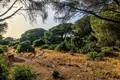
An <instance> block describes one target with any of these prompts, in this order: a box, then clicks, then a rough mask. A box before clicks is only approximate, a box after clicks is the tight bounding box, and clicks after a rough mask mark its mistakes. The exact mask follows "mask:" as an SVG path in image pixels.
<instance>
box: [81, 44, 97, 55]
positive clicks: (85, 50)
mask: <svg viewBox="0 0 120 80" xmlns="http://www.w3.org/2000/svg"><path fill="white" fill-rule="evenodd" d="M95 48H96V43H95V42H91V43H88V44H86V45H85V46H84V47H83V48H82V49H83V51H82V53H83V54H87V53H89V52H93V51H95Z"/></svg>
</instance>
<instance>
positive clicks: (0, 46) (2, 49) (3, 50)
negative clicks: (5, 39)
mask: <svg viewBox="0 0 120 80" xmlns="http://www.w3.org/2000/svg"><path fill="white" fill-rule="evenodd" d="M6 51H7V46H4V45H0V54H2V53H4V52H6Z"/></svg>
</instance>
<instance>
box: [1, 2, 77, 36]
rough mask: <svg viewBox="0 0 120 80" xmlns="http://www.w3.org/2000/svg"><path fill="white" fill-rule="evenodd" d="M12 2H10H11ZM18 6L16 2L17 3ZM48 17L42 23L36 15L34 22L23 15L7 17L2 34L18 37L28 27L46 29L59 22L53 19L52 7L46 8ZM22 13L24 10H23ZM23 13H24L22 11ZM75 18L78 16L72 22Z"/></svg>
mask: <svg viewBox="0 0 120 80" xmlns="http://www.w3.org/2000/svg"><path fill="white" fill-rule="evenodd" d="M11 4H12V3H11ZM17 6H18V4H17ZM6 10H7V8H6ZM6 10H5V9H3V12H4V11H6ZM15 10H16V9H15V8H13V9H12V10H11V11H10V12H9V13H8V14H6V15H5V16H8V15H10V14H11V13H13V12H14V11H15ZM48 12H49V13H48V19H47V20H46V22H45V23H43V21H42V19H41V17H40V16H39V17H37V23H36V24H34V25H33V24H30V22H29V20H26V19H25V18H24V16H23V15H18V14H16V15H15V16H13V17H12V18H10V19H7V20H6V21H5V22H7V23H8V30H7V32H6V33H5V34H4V35H3V36H4V37H13V38H20V37H21V35H22V34H23V33H24V32H25V31H27V30H29V29H34V28H43V29H45V30H48V29H50V28H52V27H54V26H56V25H58V24H60V23H58V22H55V21H54V19H53V16H54V12H53V11H52V9H49V10H48ZM0 13H2V11H1V12H0ZM23 13H24V12H23ZM24 14H25V13H24ZM76 20H78V17H77V18H75V19H73V20H72V21H70V22H72V23H74V22H75V21H76Z"/></svg>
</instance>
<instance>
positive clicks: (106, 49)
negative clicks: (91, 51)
mask: <svg viewBox="0 0 120 80" xmlns="http://www.w3.org/2000/svg"><path fill="white" fill-rule="evenodd" d="M101 52H102V53H103V54H104V55H105V56H106V57H116V56H117V54H115V53H114V52H113V47H102V48H101Z"/></svg>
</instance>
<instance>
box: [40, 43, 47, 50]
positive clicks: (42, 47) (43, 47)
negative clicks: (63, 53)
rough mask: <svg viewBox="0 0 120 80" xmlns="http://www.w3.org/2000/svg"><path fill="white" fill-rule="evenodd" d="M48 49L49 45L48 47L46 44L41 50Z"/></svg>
mask: <svg viewBox="0 0 120 80" xmlns="http://www.w3.org/2000/svg"><path fill="white" fill-rule="evenodd" d="M48 47H49V45H48V44H45V45H43V46H41V47H40V48H41V49H48Z"/></svg>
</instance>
